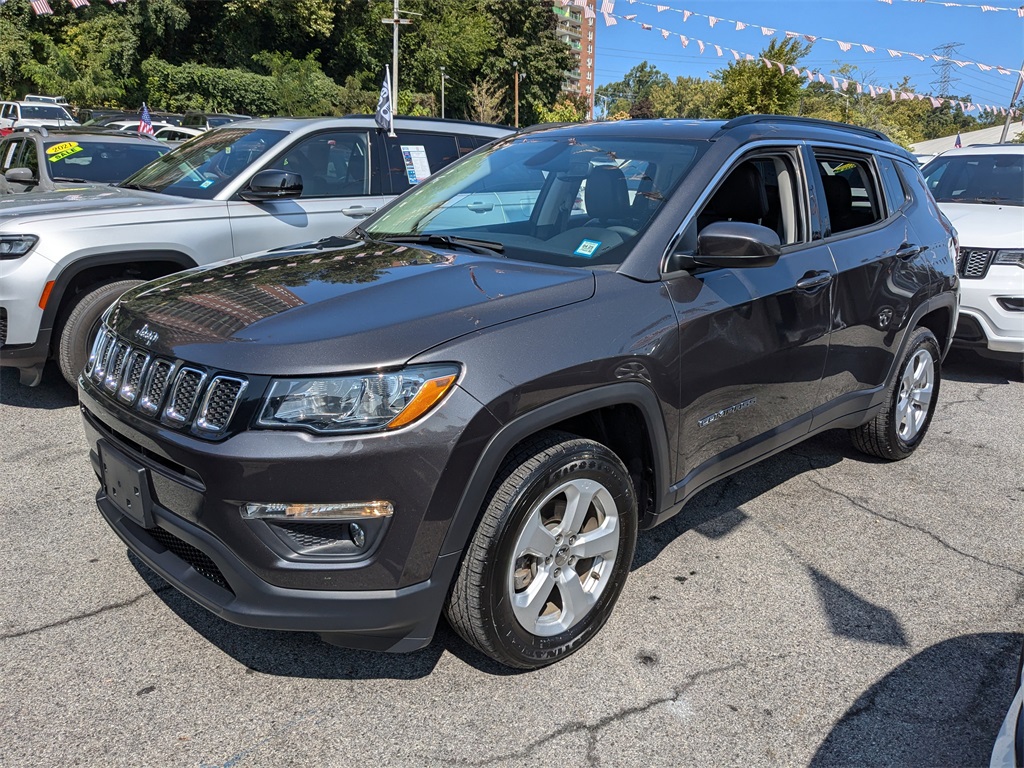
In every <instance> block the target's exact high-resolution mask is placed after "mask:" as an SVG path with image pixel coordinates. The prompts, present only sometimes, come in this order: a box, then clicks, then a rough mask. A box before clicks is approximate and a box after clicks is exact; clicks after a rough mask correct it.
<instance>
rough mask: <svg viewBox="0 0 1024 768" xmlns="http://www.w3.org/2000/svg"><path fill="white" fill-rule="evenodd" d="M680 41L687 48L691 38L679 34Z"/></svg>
mask: <svg viewBox="0 0 1024 768" xmlns="http://www.w3.org/2000/svg"><path fill="white" fill-rule="evenodd" d="M679 42H680V43H682V44H683V48H685V47H686V46H688V45H689V44H690V38H688V37H687V36H686V35H680V36H679Z"/></svg>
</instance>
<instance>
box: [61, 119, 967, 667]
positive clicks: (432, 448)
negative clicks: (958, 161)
mask: <svg viewBox="0 0 1024 768" xmlns="http://www.w3.org/2000/svg"><path fill="white" fill-rule="evenodd" d="M955 252H956V241H955V237H954V234H953V230H952V228H951V227H950V226H949V223H948V222H947V221H946V220H945V219H944V218H943V217H942V215H941V214H940V213H939V212H938V209H937V208H936V206H935V203H934V201H933V200H932V198H931V196H930V195H929V193H928V190H927V189H926V187H925V186H924V183H923V180H922V178H921V175H920V172H919V171H918V169H917V163H916V162H915V160H914V158H913V157H912V156H911V155H909V154H908V153H907V152H905V151H904V150H902V149H900V148H899V147H897V146H896V145H894V144H892V143H890V142H889V141H888V140H887V139H886V138H885V137H884V136H883V135H881V134H879V133H876V132H874V131H868V130H864V129H855V128H851V127H847V126H841V125H836V124H831V123H824V122H818V121H810V120H801V119H796V118H784V117H768V116H749V117H743V118H739V119H736V120H732V121H729V122H722V121H709V122H693V121H672V120H665V121H661V120H658V121H634V120H630V121H622V122H615V123H596V124H589V125H567V126H554V127H542V128H538V129H535V130H531V131H526V132H523V133H521V134H517V135H515V136H511V137H508V138H505V139H502V140H500V141H498V142H497V143H495V144H492V145H490V146H488V147H484V148H482V149H479V150H477V151H476V152H474V153H472V154H471V155H469V156H467V157H466V158H464V159H462V160H461V161H459V162H457V163H455V164H454V165H452V166H450V167H449V168H447V169H445V170H443V171H441V172H440V173H438V174H436V175H435V176H432V177H431V178H430V179H428V180H427V181H425V182H424V183H423V184H421V185H418V186H417V187H415V188H414V189H412V190H410V191H409V192H407V193H406V194H404V195H402V196H401V197H399V198H398V199H397V200H395V201H394V202H393V203H392V204H390V205H388V206H387V207H386V208H384V209H382V210H381V211H379V212H378V213H377V214H375V215H374V216H372V217H370V218H368V219H366V221H365V223H363V224H362V226H361V227H358V228H356V229H354V230H352V232H350V233H349V234H348V236H346V237H343V238H329V239H326V240H322V241H319V242H316V243H312V244H308V245H303V246H296V247H290V248H282V249H278V250H275V251H270V252H267V253H264V254H262V255H259V256H257V257H255V258H252V259H247V260H244V261H236V262H232V263H226V264H222V265H214V266H210V267H202V268H197V269H193V270H190V271H187V272H183V273H180V274H176V275H170V276H167V277H164V278H161V279H159V280H156V281H153V282H150V283H147V284H144V285H141V286H138V287H136V288H133V289H132V290H130V291H129V292H128V293H127V294H126V295H125V296H124V297H123V298H121V299H120V301H118V302H117V303H116V304H114V305H113V306H112V307H111V309H110V310H108V312H107V313H106V315H105V317H104V319H103V322H102V325H101V328H100V331H99V334H98V336H97V338H96V340H95V343H94V344H93V346H92V354H91V356H90V358H89V362H88V364H87V366H86V368H85V370H84V372H83V374H82V376H81V377H80V379H79V387H80V395H81V401H82V415H83V418H84V423H85V431H86V434H87V437H88V440H89V443H90V445H91V449H92V459H93V463H94V467H95V470H96V473H97V476H98V477H99V481H100V490H99V493H98V495H97V503H98V505H99V509H100V512H101V513H102V514H103V516H104V517H105V518H106V520H107V522H108V523H109V524H110V526H111V527H112V528H113V529H114V531H115V532H116V533H117V534H118V536H120V537H121V538H122V539H123V540H124V541H125V543H126V544H127V545H128V547H129V548H130V549H131V550H132V551H133V552H134V553H135V554H136V555H138V556H139V557H140V558H141V559H142V560H143V561H144V562H146V563H147V564H148V565H149V566H150V567H151V568H153V569H154V570H155V571H156V572H157V573H159V574H160V575H161V576H162V577H163V578H165V579H166V580H167V581H169V582H170V583H171V584H173V585H174V586H175V587H177V588H178V589H179V590H181V591H182V592H184V593H185V594H186V595H188V596H189V597H191V598H192V599H193V600H195V601H196V602H198V603H200V604H201V605H203V606H205V607H206V608H208V609H209V610H211V611H213V612H214V613H216V614H217V615H219V616H221V617H223V618H225V619H227V620H229V621H232V622H236V623H238V624H242V625H246V626H251V627H266V628H274V629H287V630H308V631H313V632H318V633H320V634H321V636H322V637H323V638H324V639H326V640H328V641H329V642H332V643H337V644H340V645H345V646H355V647H362V648H375V649H382V650H393V651H409V650H413V649H417V648H421V647H423V646H425V645H426V644H428V643H429V642H430V640H431V637H432V635H433V633H434V629H435V626H436V624H437V621H438V619H439V617H440V616H441V614H442V613H444V614H446V615H447V618H448V621H449V622H450V623H451V624H452V626H453V627H454V628H455V629H456V630H457V631H458V632H459V633H460V634H461V635H462V636H463V637H464V638H466V640H468V641H469V642H470V643H472V644H473V645H474V646H476V647H477V648H478V649H480V650H481V651H482V652H483V653H485V654H488V655H490V656H491V657H493V658H495V659H497V660H499V661H501V662H502V663H504V664H507V665H510V666H514V667H521V668H530V667H538V666H542V665H544V664H548V663H551V662H553V661H556V660H558V659H560V658H561V657H563V656H565V655H566V654H569V653H571V652H573V651H575V650H577V649H578V648H580V647H581V646H582V645H584V644H585V643H586V642H588V641H589V640H590V639H591V638H592V637H593V636H594V635H595V633H597V632H598V630H599V629H600V628H601V626H602V625H603V623H604V622H605V620H606V619H607V618H608V616H609V614H610V613H611V611H612V608H613V606H614V604H615V601H616V599H617V598H618V597H619V594H620V593H621V591H622V587H623V584H624V582H625V580H626V577H627V575H628V574H629V571H630V565H631V562H632V558H633V551H634V545H635V543H636V538H637V534H638V531H640V530H643V529H647V528H651V527H652V526H655V525H658V524H659V523H661V522H663V521H665V520H666V519H668V518H670V517H672V516H673V515H675V514H677V513H679V512H680V511H681V510H683V509H684V504H685V503H686V501H687V500H688V499H690V498H691V497H692V496H693V495H694V494H696V493H697V492H698V491H700V490H701V489H702V488H705V487H707V486H708V485H710V484H711V483H713V482H715V481H716V480H719V479H721V478H723V477H725V476H726V475H728V474H730V473H732V472H736V471H737V470H740V469H743V468H745V467H748V466H750V465H751V464H753V463H754V462H756V461H758V460H760V459H763V458H765V457H766V456H769V455H771V454H773V453H776V452H778V451H781V450H783V449H785V448H787V447H789V446H792V445H794V444H796V443H797V442H799V441H801V440H804V439H805V438H807V437H808V436H810V435H814V434H817V433H820V432H822V431H824V430H829V429H835V428H841V429H846V430H849V431H850V433H851V435H852V438H853V442H854V444H855V445H856V446H857V447H858V448H860V449H862V450H863V451H865V452H867V453H868V454H871V455H874V456H878V457H882V458H885V459H903V458H905V457H907V456H909V455H910V454H911V453H912V452H913V451H914V449H915V448H916V447H917V446H918V445H919V444H920V443H921V441H922V439H923V438H924V436H925V433H926V432H927V429H928V424H929V421H930V419H931V416H932V413H933V412H934V409H935V405H936V402H937V399H938V396H939V384H940V367H941V360H942V358H943V355H944V354H945V352H946V350H947V348H948V347H949V343H950V339H951V337H952V329H953V328H954V327H955V325H956V320H957V276H956V271H955V265H954V254H955Z"/></svg>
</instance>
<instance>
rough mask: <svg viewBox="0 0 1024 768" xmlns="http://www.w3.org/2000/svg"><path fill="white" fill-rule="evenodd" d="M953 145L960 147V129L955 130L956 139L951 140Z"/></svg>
mask: <svg viewBox="0 0 1024 768" xmlns="http://www.w3.org/2000/svg"><path fill="white" fill-rule="evenodd" d="M953 146H954V147H956V148H957V149H960V146H961V144H960V131H957V132H956V141H954V142H953Z"/></svg>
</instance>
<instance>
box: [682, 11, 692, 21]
mask: <svg viewBox="0 0 1024 768" xmlns="http://www.w3.org/2000/svg"><path fill="white" fill-rule="evenodd" d="M691 16H693V11H683V21H686V20H687V19H688V18H690V17H691Z"/></svg>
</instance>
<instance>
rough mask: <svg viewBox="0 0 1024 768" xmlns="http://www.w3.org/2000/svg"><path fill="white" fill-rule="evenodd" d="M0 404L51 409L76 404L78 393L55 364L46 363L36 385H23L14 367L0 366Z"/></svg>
mask: <svg viewBox="0 0 1024 768" xmlns="http://www.w3.org/2000/svg"><path fill="white" fill-rule="evenodd" d="M0 405H9V406H12V407H15V408H35V409H44V410H53V409H56V408H70V407H72V406H76V405H78V393H77V392H76V391H75V390H73V389H72V388H71V387H69V386H68V383H67V382H66V381H64V377H63V376H61V375H60V371H59V370H58V369H57V366H55V365H47V366H46V370H45V371H43V380H42V382H41V383H40V384H39V386H38V387H23V386H22V385H21V384H20V383H19V382H18V370H17V369H16V368H0Z"/></svg>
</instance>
